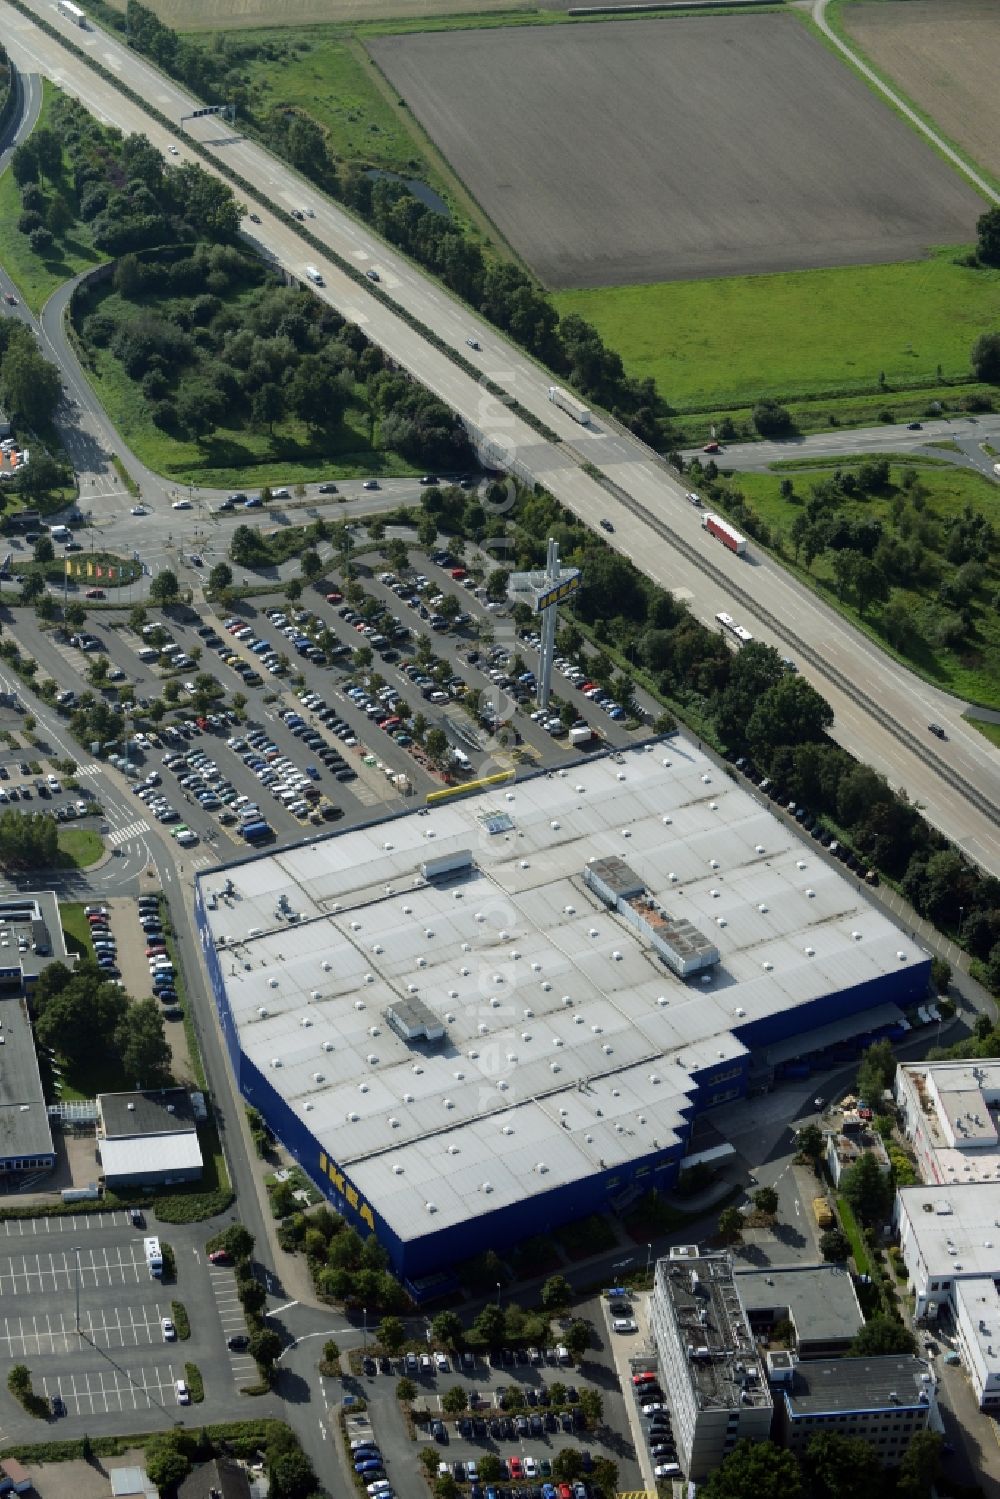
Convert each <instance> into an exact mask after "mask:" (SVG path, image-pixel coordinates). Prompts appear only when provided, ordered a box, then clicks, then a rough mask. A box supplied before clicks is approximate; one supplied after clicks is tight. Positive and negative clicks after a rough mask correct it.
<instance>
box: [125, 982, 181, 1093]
mask: <svg viewBox="0 0 1000 1499" xmlns="http://www.w3.org/2000/svg"><path fill="white" fill-rule="evenodd" d="M115 1045H116V1046H117V1048H118V1051H119V1053H120V1055H121V1059H122V1067H123V1068H124V1070H125V1073H126V1076H128V1077H129V1078H134V1079H135V1082H136V1085H137V1086H139V1085H141V1086H144V1087H154V1086H156V1085H157V1084H160V1083H165V1082H169V1080H170V1046H169V1044H168V1042H167V1037H166V1033H165V1031H164V1027H163V1012H162V1010H161V1009H160V1007H159V1005H158V1004H157V1002H156V1000H155V999H142V1000H138V1001H137V1002H136V1003H134V1004H132V1005H130V1006H129V1008H128V1013H127V1015H124V1016H123V1017H122V1021H121V1024H120V1025H119V1026H118V1029H117V1030H116V1031H115Z"/></svg>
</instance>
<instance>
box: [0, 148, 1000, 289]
mask: <svg viewBox="0 0 1000 1499" xmlns="http://www.w3.org/2000/svg"><path fill="white" fill-rule="evenodd" d="M21 149H23V147H22V148H21ZM14 154H15V155H16V154H17V153H16V152H15V153H14ZM976 254H977V255H978V257H979V259H980V260H981V261H982V262H983V263H984V265H1000V208H988V209H987V210H986V212H985V213H983V214H980V216H979V218H978V219H977V220H976Z"/></svg>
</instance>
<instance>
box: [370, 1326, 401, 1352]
mask: <svg viewBox="0 0 1000 1499" xmlns="http://www.w3.org/2000/svg"><path fill="white" fill-rule="evenodd" d="M376 1336H377V1338H378V1340H379V1342H380V1343H381V1344H382V1347H383V1348H384V1349H385V1351H386V1352H387V1353H398V1352H399V1350H400V1349H401V1348H402V1346H403V1344H404V1343H405V1342H406V1328H405V1327H404V1326H403V1324H402V1322H401V1321H400V1319H399V1318H398V1317H383V1318H382V1320H381V1322H380V1323H379V1325H378V1332H377V1333H376Z"/></svg>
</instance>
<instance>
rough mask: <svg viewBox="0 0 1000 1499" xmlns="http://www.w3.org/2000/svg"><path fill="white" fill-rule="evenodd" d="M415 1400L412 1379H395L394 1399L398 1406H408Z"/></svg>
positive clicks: (414, 1387)
mask: <svg viewBox="0 0 1000 1499" xmlns="http://www.w3.org/2000/svg"><path fill="white" fill-rule="evenodd" d="M416 1398H417V1387H416V1385H415V1384H414V1382H413V1380H412V1379H397V1381H396V1399H397V1400H398V1401H399V1403H400V1405H410V1404H411V1403H412V1402H413V1401H414V1400H416Z"/></svg>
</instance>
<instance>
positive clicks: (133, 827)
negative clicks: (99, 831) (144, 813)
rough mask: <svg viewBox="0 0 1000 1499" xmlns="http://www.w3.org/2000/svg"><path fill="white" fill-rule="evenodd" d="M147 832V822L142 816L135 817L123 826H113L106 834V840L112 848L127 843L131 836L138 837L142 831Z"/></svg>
mask: <svg viewBox="0 0 1000 1499" xmlns="http://www.w3.org/2000/svg"><path fill="white" fill-rule="evenodd" d="M148 832H149V823H148V822H147V821H146V819H145V818H144V817H137V818H136V819H135V821H134V822H127V823H126V824H125V826H124V827H123V828H115V829H114V831H113V832H111V833H109V834H108V842H109V843H110V844H111V847H112V848H120V847H121V845H122V844H123V843H128V842H129V840H130V839H132V838H139V837H141V836H142V834H143V833H148Z"/></svg>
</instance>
